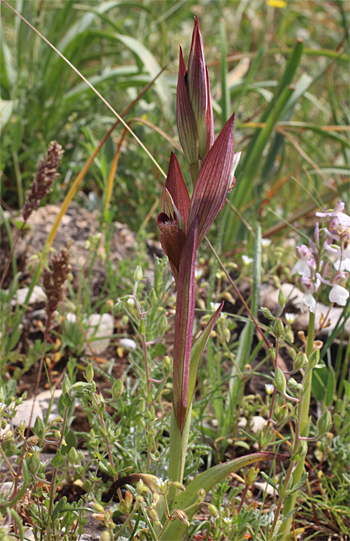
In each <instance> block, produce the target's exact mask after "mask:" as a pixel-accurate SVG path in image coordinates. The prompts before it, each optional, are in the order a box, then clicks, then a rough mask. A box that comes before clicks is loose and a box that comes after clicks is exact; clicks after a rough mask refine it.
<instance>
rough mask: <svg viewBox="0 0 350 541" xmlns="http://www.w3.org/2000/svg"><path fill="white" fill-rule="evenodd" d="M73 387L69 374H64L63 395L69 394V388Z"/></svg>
mask: <svg viewBox="0 0 350 541" xmlns="http://www.w3.org/2000/svg"><path fill="white" fill-rule="evenodd" d="M70 388H71V383H70V381H69V377H68V376H67V374H66V375H65V376H64V379H63V383H62V394H63V396H65V395H67V394H68V393H69V389H70Z"/></svg>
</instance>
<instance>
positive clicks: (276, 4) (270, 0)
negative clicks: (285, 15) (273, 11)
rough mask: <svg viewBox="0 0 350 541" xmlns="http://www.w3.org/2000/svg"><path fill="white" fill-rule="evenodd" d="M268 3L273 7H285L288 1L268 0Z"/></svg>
mask: <svg viewBox="0 0 350 541" xmlns="http://www.w3.org/2000/svg"><path fill="white" fill-rule="evenodd" d="M267 5H268V6H271V7H273V8H285V7H287V2H286V1H285V0H267Z"/></svg>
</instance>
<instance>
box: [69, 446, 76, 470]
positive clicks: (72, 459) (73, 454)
mask: <svg viewBox="0 0 350 541" xmlns="http://www.w3.org/2000/svg"><path fill="white" fill-rule="evenodd" d="M67 458H68V462H69V464H71V465H72V466H74V464H75V463H76V461H77V458H78V453H77V451H76V449H75V448H74V447H71V448H70V449H69V453H68V456H67Z"/></svg>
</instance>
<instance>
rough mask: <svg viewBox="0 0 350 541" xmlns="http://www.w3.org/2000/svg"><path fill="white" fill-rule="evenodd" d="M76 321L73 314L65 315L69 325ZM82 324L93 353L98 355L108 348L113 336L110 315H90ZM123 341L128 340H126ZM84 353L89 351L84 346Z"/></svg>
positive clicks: (112, 320) (112, 324)
mask: <svg viewBox="0 0 350 541" xmlns="http://www.w3.org/2000/svg"><path fill="white" fill-rule="evenodd" d="M76 320H77V318H76V316H75V314H72V313H68V314H67V315H66V321H68V322H69V323H76ZM82 323H83V326H84V328H85V329H86V337H87V338H88V340H89V342H90V344H91V348H92V350H93V352H94V353H96V354H97V355H100V354H101V353H102V352H104V351H105V350H106V349H107V348H108V346H109V343H110V339H111V336H112V335H113V330H114V319H113V317H112V316H111V315H110V314H102V315H101V314H91V316H89V317H88V318H87V319H84V320H83V322H82ZM125 340H128V339H127V338H126V339H125ZM130 342H133V340H130ZM124 347H126V346H124ZM84 353H90V349H89V347H88V346H87V345H85V346H84Z"/></svg>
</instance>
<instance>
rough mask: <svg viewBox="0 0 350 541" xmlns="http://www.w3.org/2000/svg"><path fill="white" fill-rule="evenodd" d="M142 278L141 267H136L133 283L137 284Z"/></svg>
mask: <svg viewBox="0 0 350 541" xmlns="http://www.w3.org/2000/svg"><path fill="white" fill-rule="evenodd" d="M142 278H143V272H142V267H141V265H137V267H136V269H135V272H134V280H135V282H139V281H140V280H142Z"/></svg>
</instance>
